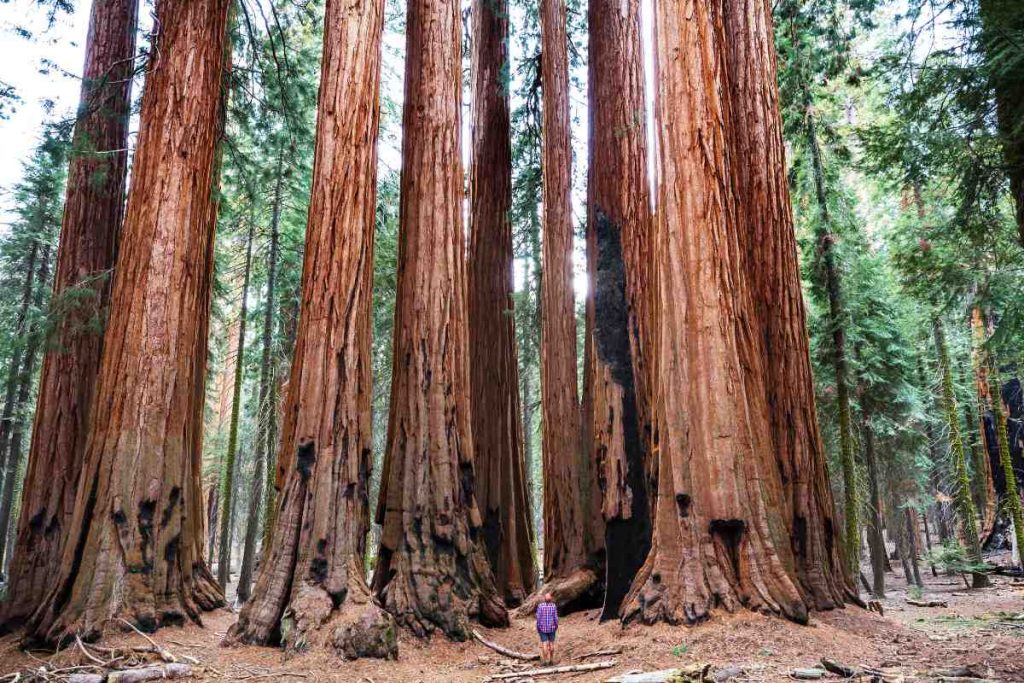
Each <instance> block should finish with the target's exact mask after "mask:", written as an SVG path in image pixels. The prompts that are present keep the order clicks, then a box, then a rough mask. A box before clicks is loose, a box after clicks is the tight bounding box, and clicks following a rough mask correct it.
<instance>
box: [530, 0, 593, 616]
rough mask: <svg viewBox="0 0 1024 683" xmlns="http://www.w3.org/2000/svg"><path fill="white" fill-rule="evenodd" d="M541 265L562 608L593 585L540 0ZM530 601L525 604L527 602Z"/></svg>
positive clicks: (559, 54)
mask: <svg viewBox="0 0 1024 683" xmlns="http://www.w3.org/2000/svg"><path fill="white" fill-rule="evenodd" d="M540 30H541V43H542V55H543V56H542V59H541V83H542V98H543V107H542V126H541V167H542V174H543V195H544V200H543V207H544V216H543V231H544V243H543V267H544V277H543V278H542V279H541V323H540V337H541V341H540V344H541V361H540V371H541V413H542V414H541V445H542V447H541V451H542V457H543V471H544V580H545V582H546V585H545V587H544V589H543V590H545V591H550V592H552V593H553V594H554V597H555V601H556V602H557V603H558V604H559V605H563V606H564V605H567V604H569V603H572V602H575V601H576V600H578V599H579V598H581V597H585V596H588V595H589V594H590V593H591V592H592V591H593V590H594V588H595V583H596V582H597V573H596V572H597V569H598V568H597V567H596V566H595V565H594V562H593V557H592V550H593V546H594V545H595V539H593V538H592V533H591V523H590V511H589V510H587V509H584V508H585V504H584V497H583V495H582V492H583V478H582V477H581V476H580V472H581V470H582V469H583V468H584V466H585V464H584V462H583V461H584V459H585V457H586V453H585V450H584V448H583V441H582V432H581V428H582V424H581V415H580V401H579V392H578V389H577V379H576V369H577V368H576V363H577V353H576V305H575V300H574V293H573V272H572V269H573V264H572V253H573V244H572V240H573V225H572V187H571V170H572V147H571V139H570V132H569V131H570V129H569V62H568V55H567V38H566V33H565V2H564V0H541V3H540ZM533 602H534V601H532V600H531V601H530V603H527V604H526V605H525V607H526V608H529V607H531V606H532V603H533Z"/></svg>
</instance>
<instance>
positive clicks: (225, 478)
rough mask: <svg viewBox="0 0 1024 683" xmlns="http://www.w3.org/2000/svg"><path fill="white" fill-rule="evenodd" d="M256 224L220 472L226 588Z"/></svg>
mask: <svg viewBox="0 0 1024 683" xmlns="http://www.w3.org/2000/svg"><path fill="white" fill-rule="evenodd" d="M254 227H255V224H253V223H250V224H249V232H248V234H247V235H246V239H245V266H244V268H245V270H244V274H243V275H242V299H241V302H240V303H239V306H238V343H237V346H236V347H235V377H234V380H233V382H232V385H231V387H232V388H231V423H230V425H229V426H228V449H227V453H226V456H225V458H224V469H223V471H222V472H221V473H220V477H221V478H220V481H221V486H220V505H221V510H220V552H219V553H218V554H217V582H218V583H220V587H221V589H222V590H224V589H226V588H227V585H228V582H229V581H230V580H231V549H232V548H231V546H232V545H233V544H232V542H231V541H232V539H233V536H234V533H233V531H234V521H235V488H236V485H237V482H236V481H235V478H236V477H235V461H236V458H237V455H238V453H237V451H238V422H239V416H240V414H241V409H242V378H243V376H244V373H245V326H246V322H248V321H247V318H248V312H249V301H248V300H249V276H250V274H251V270H252V238H253V229H254Z"/></svg>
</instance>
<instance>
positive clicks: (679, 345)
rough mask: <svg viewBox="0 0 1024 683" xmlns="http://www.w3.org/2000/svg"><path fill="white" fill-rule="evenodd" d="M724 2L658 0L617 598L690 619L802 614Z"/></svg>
mask: <svg viewBox="0 0 1024 683" xmlns="http://www.w3.org/2000/svg"><path fill="white" fill-rule="evenodd" d="M721 9H722V8H721V6H716V5H714V4H712V5H708V4H703V3H696V4H686V3H683V2H680V1H679V0H667V1H666V2H663V3H659V4H658V5H657V7H656V19H655V21H656V25H657V37H656V55H657V60H658V65H659V74H658V77H659V91H658V107H657V117H658V119H657V120H658V128H659V132H660V136H659V139H660V146H659V154H660V160H659V161H660V163H659V171H660V173H659V176H660V178H661V182H660V201H659V203H658V205H659V212H660V215H659V220H658V221H657V223H656V228H655V239H654V244H655V248H654V249H653V252H654V254H656V259H657V260H656V263H657V268H658V270H657V283H658V288H657V289H658V306H657V308H658V320H657V333H656V336H655V343H654V344H653V346H654V348H655V349H656V350H657V359H656V360H655V361H654V366H655V367H657V369H658V371H657V373H655V374H654V375H653V376H654V378H655V379H654V382H655V384H654V387H653V395H654V397H655V400H654V404H653V405H654V407H655V415H654V420H655V422H656V424H657V428H658V445H659V457H660V464H659V466H658V472H659V477H658V487H659V490H658V497H657V511H656V514H655V527H654V541H653V548H652V550H651V554H650V556H649V557H648V561H647V562H646V563H645V565H644V567H643V569H642V570H641V572H640V573H639V574H638V575H637V578H636V582H635V584H634V588H633V590H632V591H631V595H630V596H629V597H628V599H627V601H626V603H625V605H624V608H623V613H624V618H625V619H627V620H631V619H638V620H641V621H643V622H645V623H650V622H654V621H666V622H668V623H672V624H680V623H696V622H699V621H702V620H704V619H706V618H708V617H709V616H710V614H711V612H712V610H714V609H716V608H718V607H721V608H724V609H725V610H729V611H732V610H737V609H739V608H740V607H742V606H746V607H748V608H750V609H754V610H759V611H769V612H775V613H779V614H783V615H785V616H786V617H788V618H791V619H794V620H796V621H800V622H804V621H806V620H807V606H806V604H805V603H804V601H803V599H802V596H801V593H800V589H799V588H798V578H797V572H796V569H795V562H794V558H793V555H792V552H791V541H790V537H789V531H790V525H791V523H790V520H787V519H784V515H783V514H781V512H782V509H781V507H780V506H779V505H778V502H777V501H778V500H779V499H780V497H781V496H782V493H783V491H782V482H781V478H780V475H779V472H778V467H777V463H776V462H775V456H774V454H773V453H772V448H771V425H770V422H769V417H768V413H769V411H768V405H767V400H766V396H767V391H766V388H765V386H764V384H763V382H764V381H765V380H764V377H765V374H764V373H765V370H764V368H763V366H760V365H759V364H756V363H758V358H757V355H756V354H755V353H751V349H750V348H749V346H748V345H750V344H751V339H752V337H751V336H750V334H749V333H750V331H749V329H747V319H748V316H750V315H751V314H752V313H753V312H754V311H755V310H756V308H755V303H754V300H753V298H752V296H751V294H750V292H749V291H748V282H747V280H746V278H745V277H744V274H743V272H742V263H743V260H744V257H743V256H742V255H741V244H742V243H741V241H740V236H739V235H738V224H737V222H736V213H735V210H736V207H735V206H734V205H733V194H732V193H731V192H730V190H729V188H728V185H727V184H726V183H723V181H722V179H723V178H728V177H729V174H730V171H731V170H732V169H731V168H730V161H731V159H730V148H729V145H728V141H729V140H728V134H729V131H728V128H727V123H726V122H727V116H726V113H727V110H728V103H727V102H726V101H724V100H723V98H724V97H725V96H726V95H727V93H728V88H729V87H730V86H731V83H730V81H729V76H730V75H731V73H730V72H727V71H725V69H724V66H725V64H726V63H727V60H726V55H727V54H728V52H727V51H728V49H729V48H728V44H727V39H726V37H725V31H724V29H723V26H722V23H721V21H722V14H721ZM736 163H746V161H745V160H738V159H737V160H736ZM748 361H754V362H755V366H753V367H752V368H751V369H750V372H749V373H748V372H746V371H745V368H744V364H745V363H746V362H748ZM753 379H758V380H759V381H758V382H754V381H752V380H753Z"/></svg>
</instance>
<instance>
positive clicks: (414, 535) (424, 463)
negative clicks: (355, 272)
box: [373, 0, 508, 639]
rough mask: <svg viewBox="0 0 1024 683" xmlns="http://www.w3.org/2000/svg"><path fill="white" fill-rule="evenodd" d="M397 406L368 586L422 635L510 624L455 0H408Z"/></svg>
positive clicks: (455, 635) (466, 633) (394, 397)
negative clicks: (477, 316)
mask: <svg viewBox="0 0 1024 683" xmlns="http://www.w3.org/2000/svg"><path fill="white" fill-rule="evenodd" d="M406 21H407V24H406V78H405V102H404V113H403V119H402V123H403V126H402V128H403V136H402V179H401V198H400V201H399V224H400V227H399V246H398V285H397V300H396V302H395V338H394V355H393V363H392V368H393V369H392V373H393V374H392V380H391V411H390V415H389V421H388V438H387V445H386V447H385V453H384V470H383V473H382V476H381V489H380V498H379V500H378V502H377V513H376V519H377V521H378V522H379V523H380V524H381V525H382V527H383V528H382V530H381V539H380V548H379V551H378V554H377V557H378V559H377V566H376V568H375V570H374V575H373V587H374V590H375V591H376V593H377V594H378V595H379V596H380V599H381V601H382V602H383V603H384V606H385V607H386V608H387V609H388V611H389V612H391V613H392V614H394V615H395V617H396V618H397V620H398V623H399V624H401V625H403V626H406V627H408V628H410V629H411V630H412V631H413V632H415V633H416V634H418V635H425V634H427V633H430V632H432V631H433V630H434V629H440V630H441V631H443V632H444V633H446V634H447V635H449V636H451V637H453V638H458V639H465V638H467V637H468V636H469V625H468V621H467V618H468V617H470V616H478V617H479V618H480V619H481V621H484V622H485V623H488V624H493V625H500V624H507V623H508V615H507V613H506V612H505V607H504V605H503V603H502V601H501V598H500V597H499V595H498V593H497V590H496V588H495V585H494V579H493V575H492V573H491V569H490V566H489V564H488V562H487V557H486V553H485V552H484V548H483V539H482V538H480V529H481V524H482V519H481V515H480V511H479V509H478V508H477V504H476V500H475V497H474V478H475V477H474V471H473V440H472V432H471V430H470V406H469V390H470V386H469V358H468V354H469V347H468V340H467V321H466V266H465V254H464V248H463V230H462V163H461V159H460V154H459V119H460V107H461V97H460V92H459V91H460V80H461V68H460V49H459V46H460V44H461V40H460V38H461V36H460V33H461V31H460V25H461V24H460V21H459V5H458V3H457V2H455V0H411V1H410V2H409V5H408V13H407V18H406Z"/></svg>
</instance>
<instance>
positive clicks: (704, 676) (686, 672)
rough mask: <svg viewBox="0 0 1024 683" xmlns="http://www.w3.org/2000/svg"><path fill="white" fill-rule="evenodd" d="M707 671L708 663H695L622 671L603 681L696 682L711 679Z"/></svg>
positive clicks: (625, 682) (636, 682) (623, 682)
mask: <svg viewBox="0 0 1024 683" xmlns="http://www.w3.org/2000/svg"><path fill="white" fill-rule="evenodd" d="M709 671H711V665H710V664H695V665H692V666H686V667H683V668H678V667H677V668H675V669H661V670H660V671H641V672H633V673H624V674H620V675H618V676H613V677H612V678H609V679H608V680H606V681H605V683H669V682H670V681H671V683H676V682H677V681H678V682H679V683H682V682H683V681H691V682H693V683H698V682H700V681H710V680H712V679H711V678H708V672H709Z"/></svg>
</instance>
